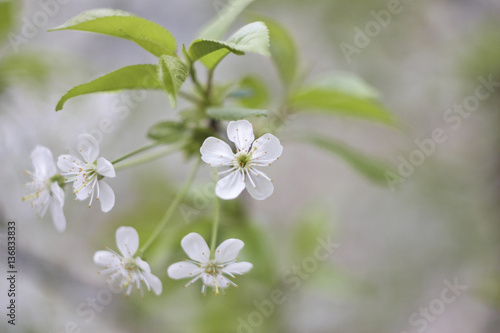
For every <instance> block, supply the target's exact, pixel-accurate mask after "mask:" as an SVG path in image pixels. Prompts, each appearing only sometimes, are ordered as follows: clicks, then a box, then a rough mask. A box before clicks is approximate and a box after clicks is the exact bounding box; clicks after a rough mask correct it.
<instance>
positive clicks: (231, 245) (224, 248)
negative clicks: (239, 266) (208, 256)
mask: <svg viewBox="0 0 500 333" xmlns="http://www.w3.org/2000/svg"><path fill="white" fill-rule="evenodd" d="M244 245H245V243H243V241H241V240H239V239H235V238H230V239H227V240H225V241H223V242H222V243H221V244H220V245H219V246H217V249H216V250H215V261H216V262H217V263H218V264H222V263H225V262H228V261H232V260H234V259H236V257H237V256H238V253H240V251H241V249H242V248H243V246H244Z"/></svg>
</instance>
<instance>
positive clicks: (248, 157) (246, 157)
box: [233, 151, 252, 170]
mask: <svg viewBox="0 0 500 333" xmlns="http://www.w3.org/2000/svg"><path fill="white" fill-rule="evenodd" d="M251 165H252V153H247V152H246V151H240V152H238V153H237V154H236V155H235V156H234V160H233V166H235V167H236V168H238V169H239V170H248V169H249V168H250V167H251Z"/></svg>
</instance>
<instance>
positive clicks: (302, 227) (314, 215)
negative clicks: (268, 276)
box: [291, 209, 333, 258]
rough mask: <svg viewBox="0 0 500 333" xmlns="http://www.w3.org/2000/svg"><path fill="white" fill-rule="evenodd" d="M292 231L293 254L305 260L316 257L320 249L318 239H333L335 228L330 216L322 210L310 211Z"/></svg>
mask: <svg viewBox="0 0 500 333" xmlns="http://www.w3.org/2000/svg"><path fill="white" fill-rule="evenodd" d="M303 215H304V218H301V219H300V220H299V221H298V223H297V226H296V227H295V228H294V229H293V231H292V239H291V246H292V253H293V254H294V255H295V256H297V257H299V258H305V257H310V256H313V255H314V251H315V249H316V248H317V247H318V245H319V243H318V238H325V237H330V238H331V239H333V234H332V233H333V228H332V225H331V224H332V223H331V221H330V218H329V214H328V213H327V212H326V211H324V210H321V209H309V210H307V212H306V213H305V214H303Z"/></svg>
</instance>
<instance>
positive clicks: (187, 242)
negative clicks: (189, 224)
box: [181, 232, 210, 262]
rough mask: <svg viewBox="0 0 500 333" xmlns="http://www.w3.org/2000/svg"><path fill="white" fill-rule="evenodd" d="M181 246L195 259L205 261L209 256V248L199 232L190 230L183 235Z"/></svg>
mask: <svg viewBox="0 0 500 333" xmlns="http://www.w3.org/2000/svg"><path fill="white" fill-rule="evenodd" d="M181 246H182V248H183V249H184V252H186V254H187V255H188V256H189V258H191V259H193V260H195V261H199V262H207V261H208V259H209V258H210V249H209V248H208V245H207V242H205V240H204V239H203V237H201V235H200V234H197V233H195V232H192V233H190V234H188V235H186V236H184V238H183V239H182V241H181Z"/></svg>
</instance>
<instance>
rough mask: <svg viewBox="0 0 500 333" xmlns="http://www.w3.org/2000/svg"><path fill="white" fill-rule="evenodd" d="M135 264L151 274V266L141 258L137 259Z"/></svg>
mask: <svg viewBox="0 0 500 333" xmlns="http://www.w3.org/2000/svg"><path fill="white" fill-rule="evenodd" d="M135 264H136V265H137V266H138V267H139V268H140V269H141V270H143V271H144V272H148V273H151V268H150V267H149V264H148V263H147V262H146V261H144V260H142V259H141V258H139V257H137V258H135Z"/></svg>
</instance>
